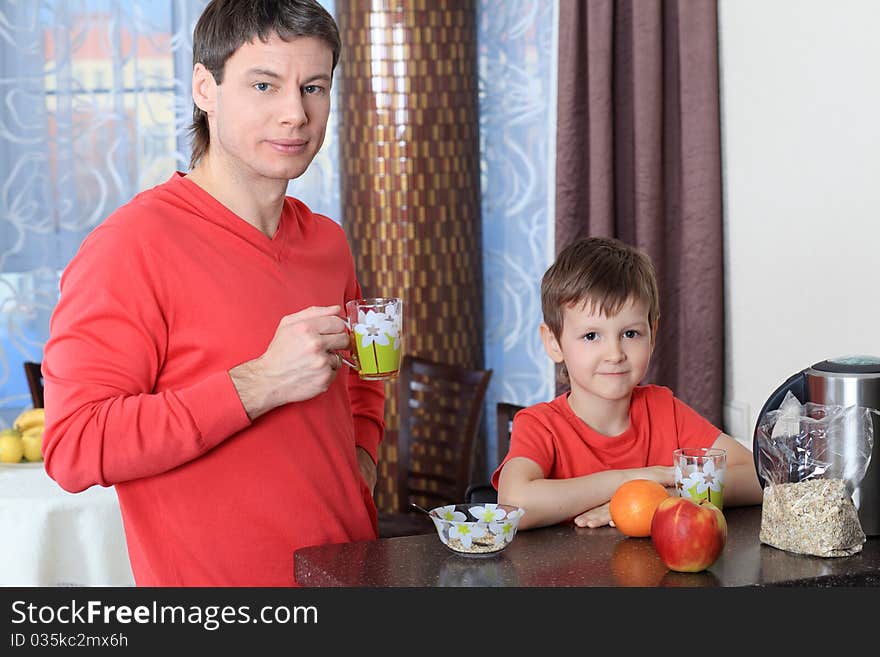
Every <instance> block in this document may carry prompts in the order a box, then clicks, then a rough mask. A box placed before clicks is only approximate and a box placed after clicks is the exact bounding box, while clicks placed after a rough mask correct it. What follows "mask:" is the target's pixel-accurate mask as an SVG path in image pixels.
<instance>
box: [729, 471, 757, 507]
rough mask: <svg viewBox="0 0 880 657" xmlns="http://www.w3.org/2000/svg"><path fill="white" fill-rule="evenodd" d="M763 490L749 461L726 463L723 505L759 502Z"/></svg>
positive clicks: (744, 504)
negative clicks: (736, 463)
mask: <svg viewBox="0 0 880 657" xmlns="http://www.w3.org/2000/svg"><path fill="white" fill-rule="evenodd" d="M763 498H764V491H763V490H762V489H761V484H760V482H759V481H758V475H757V474H755V466H754V465H752V464H751V463H744V464H740V465H728V466H727V471H726V472H725V480H724V506H726V507H727V506H749V505H751V504H760V503H761V501H762V500H763Z"/></svg>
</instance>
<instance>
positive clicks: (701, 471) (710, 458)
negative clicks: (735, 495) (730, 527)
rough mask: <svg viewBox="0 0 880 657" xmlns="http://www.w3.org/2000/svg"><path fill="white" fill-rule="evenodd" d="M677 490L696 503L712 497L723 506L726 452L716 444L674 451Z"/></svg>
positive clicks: (713, 500) (710, 499)
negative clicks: (715, 445) (714, 445)
mask: <svg viewBox="0 0 880 657" xmlns="http://www.w3.org/2000/svg"><path fill="white" fill-rule="evenodd" d="M672 466H673V468H674V469H675V490H676V492H677V493H678V495H679V497H687V498H689V499H691V500H693V501H694V502H699V501H700V500H709V501H710V502H712V504H714V505H715V506H717V507H718V508H719V509H722V508H723V507H724V474H725V472H726V471H727V451H726V450H723V449H719V448H716V447H683V448H681V449H676V450H674V451H673V452H672Z"/></svg>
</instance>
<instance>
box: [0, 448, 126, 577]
mask: <svg viewBox="0 0 880 657" xmlns="http://www.w3.org/2000/svg"><path fill="white" fill-rule="evenodd" d="M0 586H134V576H133V575H132V572H131V564H130V562H129V559H128V549H127V547H126V543H125V533H124V531H123V528H122V516H121V514H120V511H119V500H118V499H117V497H116V490H115V489H114V488H102V487H101V486H92V487H91V488H89V489H88V490H85V491H83V492H81V493H68V492H67V491H65V490H64V489H63V488H61V487H60V486H59V485H58V484H57V483H56V482H55V481H53V480H52V479H51V478H50V477H49V475H47V474H46V471H45V470H44V468H43V464H42V463H24V464H0Z"/></svg>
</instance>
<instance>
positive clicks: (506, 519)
mask: <svg viewBox="0 0 880 657" xmlns="http://www.w3.org/2000/svg"><path fill="white" fill-rule="evenodd" d="M524 513H525V511H523V510H522V509H520V508H519V507H515V506H509V505H507V504H494V503H489V504H450V505H447V506H439V507H437V508H435V509H431V512H430V513H429V515H430V517H431V520H433V521H434V526H435V527H436V528H437V535H438V536H439V537H440V540H441V541H442V542H443V545H445V546H446V547H448V548H449V549H450V550H452V551H453V552H456V553H458V554H464V555H467V556H492V555H493V554H497V553H498V552H501V550H503V549H504V548H506V547H507V546H508V545H510V543H511V541H513V537H514V536H515V535H516V528H517V525H519V521H520V518H522V517H523V514H524Z"/></svg>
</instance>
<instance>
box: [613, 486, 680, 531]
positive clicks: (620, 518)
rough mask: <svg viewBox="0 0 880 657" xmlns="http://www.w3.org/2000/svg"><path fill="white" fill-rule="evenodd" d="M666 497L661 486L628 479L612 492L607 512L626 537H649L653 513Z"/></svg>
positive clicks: (666, 494)
mask: <svg viewBox="0 0 880 657" xmlns="http://www.w3.org/2000/svg"><path fill="white" fill-rule="evenodd" d="M667 497H669V493H667V492H666V488H664V487H663V484H658V483H657V482H656V481H651V480H650V479H630V480H629V481H627V482H624V483H623V484H621V485H620V487H619V488H618V489H617V490H616V491H614V495H612V496H611V503H610V504H609V508H608V510H609V511H610V513H611V519H612V520H613V521H614V524H615V526H616V527H617V528H618V529H619V530H620V531H622V532H623V533H624V534H626V535H627V536H650V535H651V520H652V519H653V518H654V511H656V510H657V505H658V504H660V502H662V501H663V500H665V499H666V498H667Z"/></svg>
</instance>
